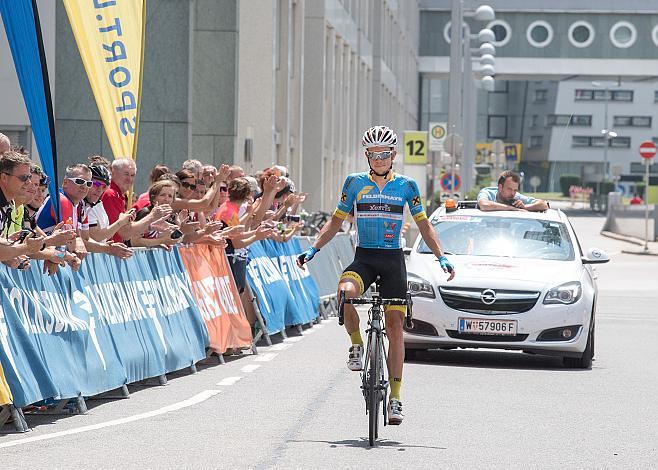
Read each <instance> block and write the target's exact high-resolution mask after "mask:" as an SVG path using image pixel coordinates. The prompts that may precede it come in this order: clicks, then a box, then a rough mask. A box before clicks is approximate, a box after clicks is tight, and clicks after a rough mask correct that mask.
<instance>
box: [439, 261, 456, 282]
mask: <svg viewBox="0 0 658 470" xmlns="http://www.w3.org/2000/svg"><path fill="white" fill-rule="evenodd" d="M438 261H439V263H440V264H441V269H443V272H444V273H450V277H449V278H448V281H452V280H453V279H454V277H455V267H454V266H453V265H452V263H451V262H450V261H448V258H446V257H445V256H443V255H441V256H439V259H438Z"/></svg>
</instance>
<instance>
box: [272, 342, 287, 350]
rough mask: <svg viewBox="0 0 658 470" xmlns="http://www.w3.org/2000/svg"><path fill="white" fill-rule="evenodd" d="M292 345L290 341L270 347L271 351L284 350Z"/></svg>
mask: <svg viewBox="0 0 658 470" xmlns="http://www.w3.org/2000/svg"><path fill="white" fill-rule="evenodd" d="M291 346H292V344H290V343H279V344H275V345H274V346H272V347H271V348H270V351H283V350H284V349H288V348H289V347H291Z"/></svg>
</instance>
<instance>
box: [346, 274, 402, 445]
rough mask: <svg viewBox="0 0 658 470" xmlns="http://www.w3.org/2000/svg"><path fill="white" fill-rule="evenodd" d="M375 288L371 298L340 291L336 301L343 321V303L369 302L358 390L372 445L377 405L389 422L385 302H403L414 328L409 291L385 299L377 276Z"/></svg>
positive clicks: (390, 303) (393, 303)
mask: <svg viewBox="0 0 658 470" xmlns="http://www.w3.org/2000/svg"><path fill="white" fill-rule="evenodd" d="M375 286H376V290H375V291H374V292H373V293H372V297H371V298H366V297H354V298H351V299H348V298H345V291H341V292H340V296H339V301H338V323H339V324H340V325H342V324H343V321H344V308H345V304H351V305H370V309H369V310H368V328H367V329H366V335H367V336H368V341H367V343H366V347H365V356H364V361H363V370H362V372H361V392H362V393H363V398H364V399H365V401H366V415H367V416H368V440H369V443H370V446H374V445H375V440H376V439H377V438H378V437H379V417H380V411H379V407H380V405H383V406H382V410H383V411H382V413H381V415H382V416H383V417H384V426H386V424H387V423H388V416H387V407H386V404H387V403H388V401H387V399H386V398H387V395H388V380H387V378H388V372H387V370H386V368H385V367H384V366H385V363H386V347H385V346H384V337H385V336H386V328H385V327H384V321H383V318H384V314H383V312H384V307H386V306H387V305H406V306H407V315H406V318H405V323H406V326H407V328H409V329H411V328H413V321H412V320H411V318H412V311H411V309H412V305H413V301H412V300H411V294H410V293H408V292H407V296H406V298H405V299H385V298H382V297H380V295H379V277H378V278H377V280H376V281H375Z"/></svg>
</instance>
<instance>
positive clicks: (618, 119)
mask: <svg viewBox="0 0 658 470" xmlns="http://www.w3.org/2000/svg"><path fill="white" fill-rule="evenodd" d="M632 123H633V118H632V117H631V116H615V117H614V118H613V119H612V125H613V126H615V127H617V126H620V127H621V126H631V125H633V124H632Z"/></svg>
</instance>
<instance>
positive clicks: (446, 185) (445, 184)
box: [439, 173, 462, 191]
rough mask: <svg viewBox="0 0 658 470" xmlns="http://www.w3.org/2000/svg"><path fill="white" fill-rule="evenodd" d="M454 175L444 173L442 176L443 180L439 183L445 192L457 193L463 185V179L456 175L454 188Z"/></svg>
mask: <svg viewBox="0 0 658 470" xmlns="http://www.w3.org/2000/svg"><path fill="white" fill-rule="evenodd" d="M452 178H453V176H452V173H444V174H442V175H441V180H440V181H439V184H440V185H441V189H443V190H444V191H457V190H459V188H460V187H461V185H462V179H461V178H460V177H459V175H455V187H454V188H453V187H452Z"/></svg>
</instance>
